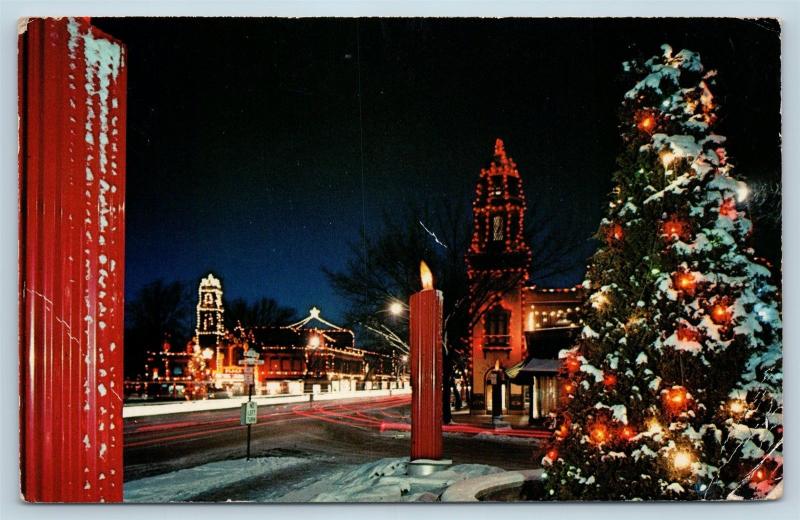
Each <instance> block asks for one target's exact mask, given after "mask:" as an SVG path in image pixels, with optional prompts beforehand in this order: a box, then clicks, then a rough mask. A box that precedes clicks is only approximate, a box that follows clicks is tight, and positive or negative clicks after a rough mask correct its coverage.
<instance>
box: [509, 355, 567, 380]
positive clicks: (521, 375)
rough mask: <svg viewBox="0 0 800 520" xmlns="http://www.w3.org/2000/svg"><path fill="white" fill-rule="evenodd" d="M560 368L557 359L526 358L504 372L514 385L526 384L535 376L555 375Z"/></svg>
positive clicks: (559, 361) (559, 362)
mask: <svg viewBox="0 0 800 520" xmlns="http://www.w3.org/2000/svg"><path fill="white" fill-rule="evenodd" d="M560 368H561V360H559V359H541V358H528V359H527V360H525V361H523V362H521V363H517V364H516V365H514V366H513V367H511V368H509V369H508V370H506V375H507V376H508V377H509V379H511V381H512V382H513V383H516V384H528V383H531V382H532V381H533V376H535V375H555V374H557V373H558V370H559V369H560Z"/></svg>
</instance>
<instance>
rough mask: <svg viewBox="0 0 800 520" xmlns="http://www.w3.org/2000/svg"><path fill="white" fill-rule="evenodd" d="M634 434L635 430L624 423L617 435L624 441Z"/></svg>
mask: <svg viewBox="0 0 800 520" xmlns="http://www.w3.org/2000/svg"><path fill="white" fill-rule="evenodd" d="M635 435H636V430H634V429H633V428H632V427H630V426H628V425H625V426H623V427H622V428H620V430H619V436H620V437H621V438H622V439H623V440H626V441H629V440H631V439H632V438H633V437H634V436H635Z"/></svg>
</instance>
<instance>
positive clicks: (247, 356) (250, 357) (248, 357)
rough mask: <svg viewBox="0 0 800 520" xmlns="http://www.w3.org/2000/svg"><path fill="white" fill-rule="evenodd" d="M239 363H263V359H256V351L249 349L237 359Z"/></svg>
mask: <svg viewBox="0 0 800 520" xmlns="http://www.w3.org/2000/svg"><path fill="white" fill-rule="evenodd" d="M239 364H240V365H263V364H264V360H263V359H258V352H257V351H255V350H253V349H250V350H248V351H246V352H245V353H244V359H241V360H239Z"/></svg>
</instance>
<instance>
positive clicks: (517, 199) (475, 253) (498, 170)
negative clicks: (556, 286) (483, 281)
mask: <svg viewBox="0 0 800 520" xmlns="http://www.w3.org/2000/svg"><path fill="white" fill-rule="evenodd" d="M524 218H525V194H524V193H523V192H522V179H521V178H520V176H519V171H518V170H517V165H516V163H514V160H513V159H511V158H510V157H508V156H507V155H506V150H505V148H504V146H503V141H502V140H500V139H498V140H497V141H496V142H495V145H494V159H493V160H492V163H491V164H490V165H489V167H488V168H483V169H482V170H481V175H480V178H479V179H478V184H477V186H476V188H475V200H474V202H473V203H472V242H471V243H470V248H469V252H468V253H467V274H468V276H469V279H470V282H472V283H475V282H476V281H477V280H478V278H480V275H481V274H494V275H502V274H509V275H514V274H516V275H517V276H516V278H521V279H522V281H525V280H527V279H528V269H529V268H530V263H531V250H530V247H528V244H527V243H526V242H525V229H524Z"/></svg>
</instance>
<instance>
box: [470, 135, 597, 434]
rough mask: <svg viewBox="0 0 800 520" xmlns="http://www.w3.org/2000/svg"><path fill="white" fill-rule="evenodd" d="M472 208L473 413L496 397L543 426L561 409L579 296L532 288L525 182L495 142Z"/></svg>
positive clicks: (579, 292)
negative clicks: (564, 357) (563, 358)
mask: <svg viewBox="0 0 800 520" xmlns="http://www.w3.org/2000/svg"><path fill="white" fill-rule="evenodd" d="M472 209H473V231H472V240H471V243H470V248H469V251H468V252H467V255H466V263H467V276H468V279H469V284H470V299H471V305H470V316H471V327H470V329H471V334H470V338H469V342H470V352H471V356H470V363H469V371H470V373H469V374H468V378H467V379H468V382H467V383H468V384H469V385H470V386H471V392H470V394H471V402H470V409H471V411H472V412H473V413H489V412H490V411H491V410H493V407H494V404H495V403H493V398H496V397H497V396H498V395H499V396H500V399H501V403H500V407H501V409H502V413H504V414H506V413H512V414H521V413H525V412H526V411H527V414H528V417H529V419H530V420H531V422H535V421H539V420H541V421H544V420H546V419H547V418H548V416H549V414H550V413H551V412H552V411H553V410H554V409H555V407H556V405H557V402H558V394H559V389H558V383H557V377H556V376H557V374H558V372H559V370H561V362H560V361H559V360H558V352H559V351H560V350H562V349H564V348H568V347H569V346H570V345H571V343H572V341H573V340H574V338H575V337H576V335H577V331H578V323H579V316H578V315H579V308H580V305H581V303H582V301H583V297H584V295H583V291H582V290H581V289H580V288H579V287H570V288H540V287H536V286H535V285H531V284H530V283H529V280H528V273H529V271H530V267H531V258H532V255H531V250H530V246H529V245H528V244H527V242H526V240H525V235H524V230H525V227H524V219H525V209H526V204H525V194H524V191H523V189H522V178H521V176H520V173H519V170H517V166H516V164H515V163H514V161H513V160H512V159H511V158H510V157H508V156H507V155H506V151H505V147H504V145H503V142H502V141H501V140H500V139H498V140H497V141H496V143H495V149H494V158H493V160H492V162H491V164H490V165H489V167H488V168H484V169H482V170H481V174H480V177H479V179H478V183H477V186H476V190H475V199H474V202H473V205H472ZM495 387H499V388H500V391H499V392H497V391H495Z"/></svg>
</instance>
